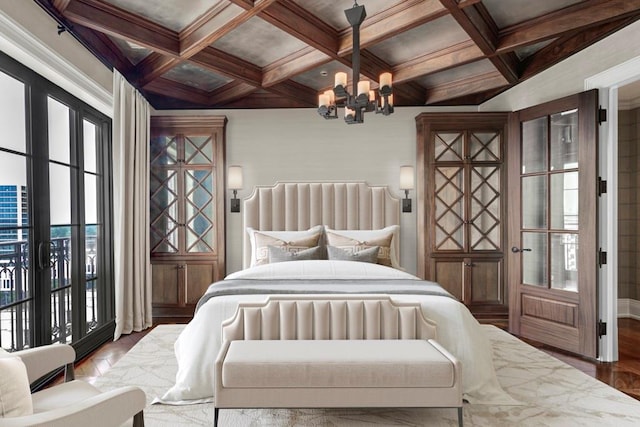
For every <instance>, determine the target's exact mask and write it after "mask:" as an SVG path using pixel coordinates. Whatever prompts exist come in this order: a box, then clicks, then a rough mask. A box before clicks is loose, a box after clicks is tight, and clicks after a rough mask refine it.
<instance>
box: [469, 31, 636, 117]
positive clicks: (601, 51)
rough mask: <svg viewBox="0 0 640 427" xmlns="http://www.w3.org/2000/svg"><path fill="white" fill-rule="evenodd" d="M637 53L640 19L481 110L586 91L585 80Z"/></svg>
mask: <svg viewBox="0 0 640 427" xmlns="http://www.w3.org/2000/svg"><path fill="white" fill-rule="evenodd" d="M637 56H640V21H637V22H635V23H633V24H631V25H629V26H627V27H625V28H623V29H622V30H620V31H618V32H617V33H615V34H612V35H611V36H609V37H607V38H605V39H603V40H600V41H599V42H598V43H595V44H593V45H591V46H589V47H588V48H586V49H584V50H582V51H580V52H578V53H576V54H575V55H573V56H571V57H569V58H567V59H565V60H564V61H562V62H560V63H558V64H556V65H554V66H553V67H551V68H549V69H547V70H545V71H543V72H542V73H540V74H538V75H536V76H535V77H532V78H530V79H528V80H526V81H524V82H522V83H520V84H519V85H517V86H515V87H513V88H511V89H509V90H508V91H506V92H504V93H502V94H500V95H498V96H496V97H495V98H493V99H491V100H489V101H487V102H485V103H484V104H482V105H480V106H479V110H480V111H517V110H521V109H523V108H527V107H531V106H533V105H537V104H541V103H544V102H547V101H552V100H554V99H558V98H562V97H563V96H567V95H572V94H575V93H578V92H582V91H583V90H584V81H585V79H587V78H589V77H592V76H594V75H596V74H598V73H601V72H603V71H605V70H608V69H610V68H612V67H615V66H616V65H618V64H621V63H623V62H625V61H628V60H630V59H633V58H635V57H637ZM638 73H639V74H640V70H638Z"/></svg>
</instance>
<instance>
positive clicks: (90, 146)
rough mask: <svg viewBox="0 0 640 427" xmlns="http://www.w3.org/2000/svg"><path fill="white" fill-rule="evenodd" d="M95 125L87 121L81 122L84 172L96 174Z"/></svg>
mask: <svg viewBox="0 0 640 427" xmlns="http://www.w3.org/2000/svg"><path fill="white" fill-rule="evenodd" d="M96 130H97V128H96V125H94V124H93V123H91V122H90V121H88V120H83V121H82V132H83V141H84V144H83V145H84V146H83V148H84V170H85V171H88V172H94V173H95V172H98V169H97V168H96V164H97V161H96Z"/></svg>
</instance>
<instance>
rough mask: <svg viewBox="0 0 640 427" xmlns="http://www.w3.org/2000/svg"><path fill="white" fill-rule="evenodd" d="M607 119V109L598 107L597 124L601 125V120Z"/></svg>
mask: <svg viewBox="0 0 640 427" xmlns="http://www.w3.org/2000/svg"><path fill="white" fill-rule="evenodd" d="M606 121H607V109H606V108H602V107H599V108H598V124H599V125H601V124H602V123H603V122H606Z"/></svg>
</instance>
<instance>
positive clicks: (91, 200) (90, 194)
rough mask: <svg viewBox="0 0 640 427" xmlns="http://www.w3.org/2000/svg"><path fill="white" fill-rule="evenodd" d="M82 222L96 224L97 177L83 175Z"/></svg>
mask: <svg viewBox="0 0 640 427" xmlns="http://www.w3.org/2000/svg"><path fill="white" fill-rule="evenodd" d="M84 221H85V223H86V224H97V223H98V184H97V177H96V176H95V175H93V174H90V173H85V174H84Z"/></svg>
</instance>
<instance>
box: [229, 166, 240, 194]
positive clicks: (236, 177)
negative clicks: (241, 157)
mask: <svg viewBox="0 0 640 427" xmlns="http://www.w3.org/2000/svg"><path fill="white" fill-rule="evenodd" d="M227 186H228V187H229V190H242V186H243V182H242V166H229V172H228V175H227Z"/></svg>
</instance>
